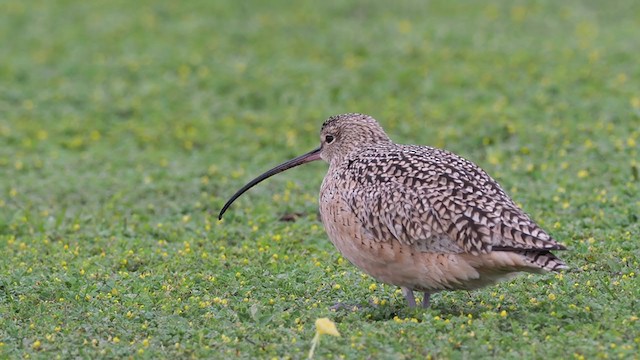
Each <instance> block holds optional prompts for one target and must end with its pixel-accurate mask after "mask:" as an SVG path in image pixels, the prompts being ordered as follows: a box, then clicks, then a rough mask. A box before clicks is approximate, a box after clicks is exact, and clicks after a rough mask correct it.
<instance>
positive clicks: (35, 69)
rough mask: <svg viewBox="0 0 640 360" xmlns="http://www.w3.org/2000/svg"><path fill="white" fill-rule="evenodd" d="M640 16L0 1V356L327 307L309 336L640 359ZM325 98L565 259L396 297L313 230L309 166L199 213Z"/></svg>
mask: <svg viewBox="0 0 640 360" xmlns="http://www.w3.org/2000/svg"><path fill="white" fill-rule="evenodd" d="M639 30H640V3H638V2H637V1H617V2H601V1H565V2H557V1H538V2H523V1H517V2H512V1H490V2H449V1H429V2H424V1H401V2H397V3H393V4H391V3H388V2H383V1H374V2H364V1H352V2H343V1H323V2H314V1H299V2H295V3H291V2H287V1H269V2H263V1H243V2H227V1H184V2H169V1H136V2H131V1H88V2H80V1H44V0H42V1H40V0H37V1H29V2H24V1H14V0H3V1H0V249H1V251H2V254H3V256H2V258H1V259H0V354H1V356H3V357H11V358H14V357H25V358H26V357H35V358H50V357H52V356H53V357H55V356H59V357H61V358H68V357H75V356H79V357H91V358H94V357H98V356H99V357H111V358H121V357H141V358H144V357H148V358H159V357H160V358H162V357H168V358H176V357H221V358H223V357H229V356H232V355H233V356H237V355H239V356H241V357H246V358H255V357H259V358H265V357H269V358H271V357H274V358H301V357H304V356H306V352H307V351H308V349H309V341H310V340H311V338H312V337H313V333H314V329H313V321H314V320H315V318H317V317H322V316H329V317H331V318H332V319H333V320H334V321H336V322H337V323H338V329H339V330H340V331H341V332H342V333H343V337H341V338H335V339H334V338H331V339H325V340H323V343H322V344H321V346H320V348H319V349H318V350H317V351H316V355H317V356H318V357H327V358H332V357H346V358H367V357H371V358H414V357H425V356H433V357H436V358H441V357H444V358H468V357H471V358H479V357H513V358H520V357H533V358H546V357H562V358H571V357H573V358H593V357H601V358H604V357H622V358H632V357H634V356H636V357H637V353H638V346H639V343H640V337H639V336H638V333H639V332H640V331H639V330H640V329H639V327H640V323H639V321H638V316H637V314H638V313H639V304H638V295H639V294H640V284H639V282H638V280H637V272H638V262H639V257H640V255H639V254H640V246H639V245H638V235H639V232H640V231H639V226H638V217H639V216H640V210H639V208H640V191H639V187H640V182H639V175H638V167H639V166H640V165H639V161H638V159H639V158H640V156H639V155H638V142H639V141H640V139H639V137H640V131H639V130H638V129H639V128H640V126H639V125H640V86H639V85H638V84H639V82H638V78H639V76H640V67H639V66H638V49H640V36H638V34H639ZM343 112H362V113H367V114H369V115H372V116H374V117H375V118H377V119H378V120H379V121H380V122H381V124H382V125H383V127H384V128H385V129H386V130H387V132H388V133H389V135H390V136H391V137H392V139H394V140H396V141H398V142H402V143H417V144H427V145H432V146H437V147H445V148H447V149H448V150H451V151H454V152H456V153H458V154H460V155H463V156H465V157H467V158H469V159H470V160H473V161H474V162H476V163H477V164H479V165H480V166H481V167H483V168H485V169H486V170H487V171H488V172H489V173H490V174H492V175H493V176H494V177H495V178H497V179H498V180H499V181H500V182H501V183H502V185H503V186H504V187H505V188H506V189H507V191H508V192H509V193H510V194H511V195H512V196H513V197H514V198H515V199H516V201H518V202H519V203H520V204H522V206H523V207H524V209H525V210H526V211H527V212H529V213H530V214H531V215H532V217H533V218H534V219H536V220H537V221H538V222H539V223H540V224H541V225H542V226H543V227H545V228H546V229H548V230H549V232H550V233H551V234H552V235H553V236H554V237H556V238H557V239H558V240H560V241H562V242H564V243H565V244H567V245H568V246H569V247H570V248H571V250H570V251H568V252H566V253H563V254H562V256H563V258H565V259H566V260H567V262H568V263H569V264H570V265H571V266H573V267H574V270H575V271H573V272H569V273H567V274H565V275H564V276H559V277H558V276H556V277H554V276H553V275H549V276H546V277H526V276H524V277H522V278H520V279H518V280H515V281H513V282H510V283H507V284H502V285H500V286H497V287H494V288H489V289H484V290H480V291H476V292H472V293H466V292H456V293H446V294H440V295H436V296H435V297H434V305H433V307H432V308H431V309H429V310H427V311H422V310H419V311H412V310H409V309H407V308H406V307H405V306H404V303H403V301H402V297H401V296H399V295H398V294H397V293H396V292H395V289H394V288H393V287H390V286H382V285H380V284H377V285H376V284H375V282H374V281H373V280H372V279H370V278H367V277H363V276H361V274H360V272H359V271H358V270H357V269H355V268H354V267H352V266H350V265H349V264H347V263H346V261H343V260H342V259H341V258H340V256H339V254H337V251H336V250H335V249H333V247H332V246H331V244H330V243H329V242H328V240H327V239H326V235H324V232H323V231H322V226H321V224H320V222H319V221H318V220H317V206H316V194H317V191H318V188H319V184H320V182H321V179H322V176H323V175H324V172H325V171H326V165H322V164H319V163H318V164H313V165H309V166H307V167H305V168H301V169H297V170H293V171H291V172H289V173H288V174H286V175H280V176H278V177H276V178H273V179H272V180H270V181H269V182H267V183H264V184H261V185H260V186H259V187H257V188H255V189H253V190H252V191H251V192H250V193H248V194H247V195H245V196H244V197H243V198H242V199H241V200H240V201H239V202H237V203H236V204H234V206H233V207H232V208H231V209H230V211H229V212H228V213H227V215H226V218H225V221H223V222H220V223H218V222H217V220H216V216H217V212H218V210H219V208H220V207H221V205H222V204H223V203H224V201H225V200H226V198H227V197H228V196H230V195H231V194H232V193H233V192H234V191H235V190H236V189H237V188H239V187H240V186H241V185H243V184H244V183H245V182H246V181H247V180H249V179H251V178H252V177H253V176H255V175H257V174H259V173H260V172H261V171H263V170H265V169H267V168H269V167H270V166H271V165H275V164H277V163H279V162H281V161H283V160H286V159H288V158H291V157H293V156H296V155H299V154H302V153H303V152H306V151H308V150H310V149H312V148H313V147H315V146H317V143H318V131H319V127H320V125H321V124H322V122H323V120H324V119H325V118H327V117H328V116H330V115H334V114H338V113H343ZM292 213H295V214H299V217H298V218H297V221H295V222H282V221H278V219H279V218H281V217H282V216H283V215H287V214H292ZM373 285H376V286H373ZM337 301H343V302H347V303H353V304H361V305H362V306H364V309H362V310H360V311H357V312H349V311H347V312H338V313H332V312H329V310H328V307H329V306H331V305H333V304H334V303H335V302H337ZM371 304H374V305H375V306H374V305H371ZM414 320H415V321H414Z"/></svg>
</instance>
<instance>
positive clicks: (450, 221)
mask: <svg viewBox="0 0 640 360" xmlns="http://www.w3.org/2000/svg"><path fill="white" fill-rule="evenodd" d="M320 142H321V145H320V147H319V148H317V149H315V150H313V151H311V152H309V153H306V154H304V155H302V156H299V157H297V158H295V159H292V160H289V161H287V162H285V163H283V164H280V165H278V166H276V167H275V168H273V169H271V170H269V171H267V172H266V173H264V174H262V175H260V176H258V177H257V178H255V179H254V180H252V181H251V182H249V183H248V184H247V185H245V186H244V187H243V188H242V189H240V190H238V192H236V193H235V194H234V195H233V196H232V197H231V199H229V201H227V203H226V204H225V205H224V207H223V208H222V210H221V211H220V215H219V216H218V218H219V219H222V215H223V214H224V212H225V211H226V210H227V208H229V206H230V205H231V204H232V203H233V202H234V201H235V200H236V199H237V198H238V197H239V196H240V195H242V194H243V193H244V192H245V191H247V190H248V189H250V188H251V187H253V186H254V185H256V184H258V183H259V182H261V181H262V180H265V179H266V178H268V177H270V176H273V175H275V174H277V173H280V172H282V171H285V170H287V169H290V168H292V167H295V166H298V165H302V164H304V163H308V162H310V161H315V160H320V159H322V160H325V161H327V162H328V163H329V171H328V172H327V175H326V176H325V177H324V180H323V181H322V186H321V187H320V214H321V218H322V223H323V224H324V228H325V230H326V231H327V234H328V235H329V239H330V240H331V242H332V243H333V245H335V247H336V248H338V250H339V251H340V253H342V255H343V256H344V257H345V258H347V259H348V260H349V261H350V262H351V263H352V264H354V265H355V266H357V267H358V268H360V269H361V270H362V271H364V272H365V273H367V274H369V275H371V276H372V277H374V278H375V279H377V280H378V281H381V282H383V283H387V284H392V285H396V286H400V287H401V288H402V292H403V294H404V296H405V298H406V299H407V302H408V303H409V306H411V307H415V306H416V301H415V298H414V295H413V291H414V290H415V291H422V292H424V298H423V302H422V305H423V307H425V308H426V307H428V306H429V297H430V294H431V293H434V292H437V291H442V290H459V289H464V290H471V289H476V288H479V287H482V286H486V285H490V284H494V283H496V282H497V281H499V280H501V279H506V278H510V277H511V276H513V275H515V274H516V273H517V272H520V271H526V272H531V273H544V272H547V271H558V270H561V269H566V268H567V266H566V265H565V264H564V262H562V260H560V259H559V258H557V257H556V256H554V255H553V254H552V253H551V252H550V250H564V249H565V247H564V246H563V245H562V244H560V243H558V242H556V241H555V240H554V239H553V238H551V236H549V235H548V234H547V233H546V232H545V231H544V230H542V229H541V228H540V227H539V226H538V225H536V223H534V222H533V221H532V220H531V219H530V218H529V216H528V215H527V214H525V213H524V212H523V211H522V210H521V209H520V208H519V207H518V205H516V204H515V203H514V202H513V200H511V198H510V197H509V196H508V195H507V194H506V193H505V192H504V190H502V188H501V187H500V185H498V183H497V182H496V181H495V180H494V179H492V178H491V177H490V176H489V175H487V173H486V172H484V170H482V169H481V168H479V167H478V166H477V165H475V164H474V163H472V162H470V161H468V160H466V159H463V158H461V157H460V156H458V155H455V154H453V153H450V152H448V151H445V150H441V149H436V148H432V147H428V146H416V145H400V144H395V143H393V142H392V141H391V139H389V137H388V136H387V134H386V133H385V132H384V130H383V129H382V127H380V125H379V124H378V122H377V121H376V120H375V119H373V118H372V117H370V116H368V115H363V114H343V115H337V116H333V117H330V118H329V119H327V120H326V121H325V122H324V124H323V125H322V129H321V131H320Z"/></svg>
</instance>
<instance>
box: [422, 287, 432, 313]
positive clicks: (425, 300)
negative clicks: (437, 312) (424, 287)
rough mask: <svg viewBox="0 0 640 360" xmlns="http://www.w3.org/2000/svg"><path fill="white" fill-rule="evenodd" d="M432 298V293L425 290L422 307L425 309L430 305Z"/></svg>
mask: <svg viewBox="0 0 640 360" xmlns="http://www.w3.org/2000/svg"><path fill="white" fill-rule="evenodd" d="M430 299H431V294H430V293H428V292H426V291H425V292H424V297H423V298H422V308H423V309H426V308H428V307H429V304H430V302H429V300H430Z"/></svg>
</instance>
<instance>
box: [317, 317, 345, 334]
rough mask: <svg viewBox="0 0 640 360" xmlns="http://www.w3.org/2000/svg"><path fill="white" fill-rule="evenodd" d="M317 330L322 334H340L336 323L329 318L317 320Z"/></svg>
mask: <svg viewBox="0 0 640 360" xmlns="http://www.w3.org/2000/svg"><path fill="white" fill-rule="evenodd" d="M316 332H317V333H318V334H320V335H325V334H326V335H331V336H340V333H339V332H338V329H336V324H335V323H334V322H333V321H331V320H329V319H328V318H320V319H318V320H316Z"/></svg>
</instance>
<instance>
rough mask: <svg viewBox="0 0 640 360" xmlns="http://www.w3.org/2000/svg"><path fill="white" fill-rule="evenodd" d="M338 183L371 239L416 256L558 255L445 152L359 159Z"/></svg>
mask: <svg viewBox="0 0 640 360" xmlns="http://www.w3.org/2000/svg"><path fill="white" fill-rule="evenodd" d="M372 158H375V159H376V161H372ZM345 179H346V180H347V182H351V183H352V184H356V186H353V187H351V189H349V190H348V191H345V192H344V193H343V196H344V197H345V201H346V202H347V203H348V204H349V206H350V208H351V210H352V211H353V212H354V214H355V215H356V216H357V218H358V219H359V221H360V222H361V223H362V224H363V226H364V227H365V230H366V231H367V232H368V233H369V234H370V235H371V236H372V237H373V238H374V239H395V240H397V241H399V242H401V243H403V244H406V245H411V246H413V247H415V248H416V249H418V250H420V251H423V252H444V253H463V252H465V253H467V252H468V253H474V254H477V253H486V252H489V251H492V250H553V249H564V246H562V245H561V244H559V243H557V242H556V241H555V240H554V239H553V238H551V237H550V236H549V235H548V234H547V233H546V232H545V231H544V230H542V229H541V228H540V227H538V226H537V225H536V224H535V223H534V222H533V221H532V220H531V219H530V218H529V216H527V214H525V213H524V212H523V211H522V210H521V209H520V208H519V207H518V206H517V205H516V204H515V203H514V202H513V201H512V200H511V199H510V198H509V197H508V196H507V195H506V193H505V192H504V191H503V190H502V188H500V186H499V185H498V184H497V182H495V180H493V179H492V178H491V177H490V176H489V175H487V174H486V173H485V172H484V171H483V170H482V169H480V168H479V167H477V166H476V165H475V164H473V163H471V162H470V161H467V160H465V159H463V158H461V157H459V156H457V155H455V154H452V153H449V152H447V151H444V150H439V149H433V148H428V147H417V146H414V147H412V146H406V147H399V148H398V150H397V151H385V152H375V153H371V152H363V153H361V154H358V155H357V156H355V157H353V158H351V159H349V166H348V168H347V170H346V172H345Z"/></svg>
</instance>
